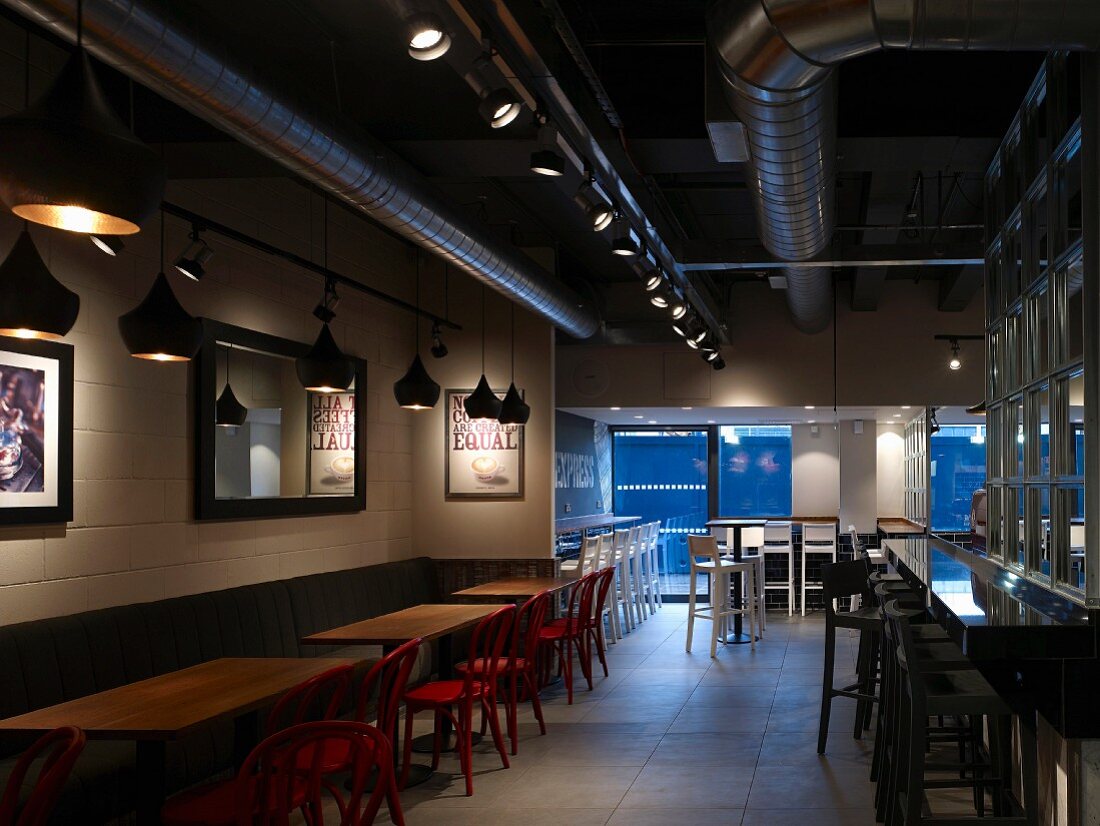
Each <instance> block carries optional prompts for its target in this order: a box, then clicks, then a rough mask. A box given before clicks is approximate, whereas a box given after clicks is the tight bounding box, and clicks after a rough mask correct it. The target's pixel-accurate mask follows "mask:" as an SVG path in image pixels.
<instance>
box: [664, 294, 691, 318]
mask: <svg viewBox="0 0 1100 826" xmlns="http://www.w3.org/2000/svg"><path fill="white" fill-rule="evenodd" d="M689 309H691V305H689V304H688V303H687V302H686V301H685V300H684V299H682V298H680V296H678V295H673V296H672V297H671V298H670V299H669V302H668V311H669V313H671V314H672V317H673V319H676V320H679V319H681V318H684V317H685V316H686V315H687V314H688V310H689Z"/></svg>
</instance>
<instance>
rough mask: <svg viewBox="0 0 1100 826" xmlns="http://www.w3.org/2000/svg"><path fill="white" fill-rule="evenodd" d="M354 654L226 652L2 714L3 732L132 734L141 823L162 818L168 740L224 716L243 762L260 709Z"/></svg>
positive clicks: (108, 737) (114, 737) (125, 737)
mask: <svg viewBox="0 0 1100 826" xmlns="http://www.w3.org/2000/svg"><path fill="white" fill-rule="evenodd" d="M359 662H360V661H359V660H354V659H313V658H298V657H288V658H284V657H270V658H268V657H255V658H251V657H250V658H244V657H240V658H238V657H226V658H222V659H218V660H210V661H208V662H205V663H200V664H199V665H194V666H191V667H190V668H184V669H181V670H179V671H173V672H171V673H169V674H162V675H160V676H159V677H152V678H150V679H148V680H140V681H139V682H136V683H130V684H128V685H124V686H119V687H118V688H112V689H109V690H108V691H101V692H99V693H98V694H89V695H88V696H86V697H80V698H79V699H76V700H70V701H68V702H65V703H59V704H58V705H54V706H48V707H46V708H40V709H38V710H37V711H31V712H28V713H26V714H21V715H19V716H18V717H9V718H8V719H6V720H0V736H3V735H9V736H12V735H17V736H26V737H27V738H28V739H30V738H31V737H32V736H36V735H41V734H43V733H45V732H47V731H51V730H52V729H55V728H57V727H58V726H78V727H79V728H81V729H83V730H84V732H85V733H86V734H87V736H88V738H89V739H92V740H134V741H136V743H137V763H136V773H135V778H134V779H135V783H136V795H135V802H136V808H137V822H138V823H139V824H142V826H144V824H154V823H160V811H161V808H162V806H163V805H164V798H165V794H166V777H165V752H166V750H167V744H168V742H169V741H172V740H179V739H181V738H183V737H185V736H187V735H188V734H191V733H192V732H194V731H196V730H198V729H200V728H202V727H204V726H206V725H208V724H209V723H211V722H213V721H215V720H220V719H226V718H233V720H234V723H235V734H234V751H235V753H236V756H237V758H238V764H239V762H241V761H243V759H244V757H245V756H246V755H247V754H248V752H249V751H251V749H252V747H253V746H254V745H256V743H257V742H258V741H259V735H260V723H259V715H258V712H259V711H260V710H261V709H263V708H266V707H267V706H269V705H270V704H271V703H272V702H273V701H274V700H276V699H277V698H278V697H280V696H282V695H283V694H284V693H285V692H286V691H288V690H289V689H291V688H293V687H294V686H296V685H298V683H300V682H302V681H303V680H307V679H309V678H310V677H313V676H314V675H316V674H320V673H321V672H322V671H327V670H328V669H330V668H334V667H335V666H338V665H358V664H359Z"/></svg>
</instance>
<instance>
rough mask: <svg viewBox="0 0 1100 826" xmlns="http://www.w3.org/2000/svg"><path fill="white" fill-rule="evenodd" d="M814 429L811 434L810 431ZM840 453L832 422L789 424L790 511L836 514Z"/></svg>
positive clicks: (799, 514) (794, 512) (796, 512)
mask: <svg viewBox="0 0 1100 826" xmlns="http://www.w3.org/2000/svg"><path fill="white" fill-rule="evenodd" d="M814 430H816V431H817V432H816V433H814V432H813V431H814ZM839 457H840V453H839V445H838V440H837V431H836V429H835V428H834V427H833V425H832V423H831V422H829V423H826V424H820V425H817V426H816V427H815V426H812V425H808V424H796V425H793V426H792V427H791V513H792V514H794V515H796V516H837V515H838V514H839V513H840V458H839Z"/></svg>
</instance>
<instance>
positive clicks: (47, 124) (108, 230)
mask: <svg viewBox="0 0 1100 826" xmlns="http://www.w3.org/2000/svg"><path fill="white" fill-rule="evenodd" d="M0 158H3V159H4V162H3V170H2V172H0V200H2V201H3V202H4V203H5V204H7V206H8V207H9V208H10V209H11V211H12V212H14V213H15V214H16V215H18V216H19V217H20V218H25V219H26V220H28V221H33V222H34V223H36V224H44V225H46V226H49V227H54V228H56V229H66V230H70V231H72V232H84V233H96V234H100V235H103V234H106V235H132V234H133V233H135V232H138V231H139V230H140V229H141V226H140V225H141V223H142V222H143V221H144V220H145V219H146V218H148V217H149V216H150V215H152V214H153V212H154V211H155V210H156V209H157V207H158V206H159V205H160V202H161V200H162V199H163V197H164V165H163V164H162V162H161V159H160V158H159V157H158V156H157V154H156V153H155V152H153V150H152V149H150V148H149V147H148V146H146V145H145V144H144V143H142V142H141V141H140V140H138V139H137V137H135V136H134V134H133V133H132V132H130V130H129V129H127V128H126V126H125V125H124V124H123V123H122V121H121V120H119V119H118V116H117V115H116V114H115V113H114V112H113V111H112V110H111V107H110V105H109V104H108V103H107V99H106V98H105V97H104V95H103V90H102V89H101V88H100V86H99V83H98V82H97V81H96V78H95V74H94V70H93V69H92V64H91V61H90V59H89V58H88V55H87V53H86V52H85V51H84V50H83V49H81V48H78V49H77V50H76V52H74V53H73V55H72V56H71V57H70V58H69V61H68V63H66V64H65V66H64V68H63V69H62V70H61V73H60V74H59V75H58V76H57V79H56V80H55V81H54V83H53V85H52V86H51V87H50V89H49V91H47V92H46V94H45V95H43V96H42V97H41V98H40V99H39V100H38V101H37V102H35V103H34V104H32V105H31V106H30V107H29V108H27V109H25V110H23V111H22V112H18V113H16V114H14V115H9V116H8V117H6V118H3V119H2V120H0Z"/></svg>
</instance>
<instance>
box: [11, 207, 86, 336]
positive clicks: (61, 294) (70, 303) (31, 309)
mask: <svg viewBox="0 0 1100 826" xmlns="http://www.w3.org/2000/svg"><path fill="white" fill-rule="evenodd" d="M79 312H80V296H79V295H77V294H76V293H74V292H73V291H72V290H70V289H69V288H68V287H66V286H65V285H64V284H62V283H61V282H60V281H58V280H57V279H56V278H54V277H53V274H52V273H51V272H50V270H49V268H47V267H46V262H44V261H43V260H42V256H41V255H39V254H38V248H37V247H36V246H35V245H34V241H33V240H32V239H31V234H30V233H29V232H28V231H27V226H26V223H24V225H23V231H22V232H20V233H19V238H18V239H16V242H15V246H14V247H12V250H11V252H10V253H8V257H7V258H5V259H4V263H2V264H0V335H3V336H14V337H15V338H43V339H49V340H51V341H57V340H59V339H61V338H62V337H64V335H65V334H66V333H68V332H69V330H71V329H72V328H73V324H75V323H76V317H77V314H78V313H79Z"/></svg>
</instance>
